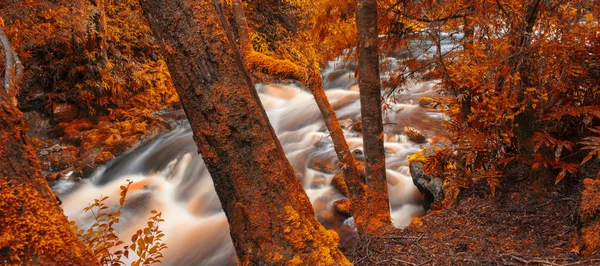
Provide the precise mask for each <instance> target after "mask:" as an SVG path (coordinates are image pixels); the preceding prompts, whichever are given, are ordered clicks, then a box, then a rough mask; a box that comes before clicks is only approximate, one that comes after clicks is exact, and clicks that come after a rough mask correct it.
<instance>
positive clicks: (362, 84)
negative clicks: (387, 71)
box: [355, 0, 392, 235]
mask: <svg viewBox="0 0 600 266" xmlns="http://www.w3.org/2000/svg"><path fill="white" fill-rule="evenodd" d="M356 3H357V8H356V25H357V31H358V86H359V88H360V106H361V107H360V112H361V117H362V125H363V130H362V133H363V147H364V155H365V169H366V180H365V182H366V185H367V199H366V203H365V205H366V206H364V207H363V208H367V210H368V212H369V214H368V215H364V216H363V217H364V218H365V219H366V220H365V221H361V223H364V224H366V225H367V226H366V228H364V229H366V230H367V232H364V233H366V234H369V235H376V234H381V233H383V232H385V231H386V230H388V229H391V228H392V226H391V218H390V204H389V200H388V192H387V179H386V168H385V150H384V147H383V139H384V136H383V122H382V115H381V84H380V80H379V51H378V49H379V47H378V39H379V36H378V29H377V1H376V0H357V1H356ZM355 219H356V217H355ZM357 224H358V221H357Z"/></svg>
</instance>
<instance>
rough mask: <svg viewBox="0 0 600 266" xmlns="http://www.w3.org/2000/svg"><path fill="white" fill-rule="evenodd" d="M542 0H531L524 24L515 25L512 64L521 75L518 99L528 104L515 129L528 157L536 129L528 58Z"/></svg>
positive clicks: (523, 152)
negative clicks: (528, 96) (528, 92)
mask: <svg viewBox="0 0 600 266" xmlns="http://www.w3.org/2000/svg"><path fill="white" fill-rule="evenodd" d="M541 4H542V1H541V0H529V1H527V6H526V17H525V18H524V19H525V21H524V24H518V25H515V26H514V28H515V32H516V33H517V34H518V35H517V36H516V40H517V41H516V42H515V43H514V44H513V47H514V48H513V49H514V53H515V54H517V55H518V56H513V58H512V60H510V62H509V63H510V64H511V65H512V66H513V67H514V70H515V71H518V72H519V74H520V75H519V76H520V77H521V84H522V86H521V87H520V88H519V91H518V92H517V100H518V101H519V102H525V104H526V105H527V106H526V107H525V110H524V111H523V112H522V113H520V114H519V115H517V116H515V123H516V124H518V127H517V128H516V129H515V137H516V138H517V140H518V142H517V143H518V145H519V150H520V152H521V153H522V154H524V155H525V156H527V157H531V156H532V155H533V146H534V145H533V142H532V141H531V138H532V137H533V133H534V131H535V124H536V123H535V120H536V117H535V113H534V110H533V107H532V103H531V102H530V101H528V100H526V99H525V90H526V88H528V87H531V82H530V81H529V74H528V73H527V72H528V71H529V64H528V63H527V62H530V59H529V58H528V54H529V51H528V50H529V47H530V44H531V34H532V33H533V27H534V25H535V23H536V21H537V17H538V13H539V11H540V5H541Z"/></svg>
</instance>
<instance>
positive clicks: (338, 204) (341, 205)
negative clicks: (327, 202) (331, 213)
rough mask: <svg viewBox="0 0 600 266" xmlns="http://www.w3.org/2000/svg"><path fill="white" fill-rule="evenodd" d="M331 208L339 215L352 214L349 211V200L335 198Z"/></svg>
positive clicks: (348, 215) (347, 215)
mask: <svg viewBox="0 0 600 266" xmlns="http://www.w3.org/2000/svg"><path fill="white" fill-rule="evenodd" d="M333 208H334V209H335V211H337V212H338V213H339V214H341V215H344V216H346V217H350V216H352V214H351V212H350V200H347V199H342V200H337V201H335V202H334V203H333Z"/></svg>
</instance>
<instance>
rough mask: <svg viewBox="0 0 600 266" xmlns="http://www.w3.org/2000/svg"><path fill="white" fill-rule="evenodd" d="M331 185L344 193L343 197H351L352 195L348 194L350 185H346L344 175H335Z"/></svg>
mask: <svg viewBox="0 0 600 266" xmlns="http://www.w3.org/2000/svg"><path fill="white" fill-rule="evenodd" d="M331 185H332V186H333V187H334V188H335V189H337V190H338V191H339V192H340V193H342V195H344V196H346V197H349V195H350V193H348V184H346V179H345V178H344V174H337V175H334V176H333V178H332V179H331Z"/></svg>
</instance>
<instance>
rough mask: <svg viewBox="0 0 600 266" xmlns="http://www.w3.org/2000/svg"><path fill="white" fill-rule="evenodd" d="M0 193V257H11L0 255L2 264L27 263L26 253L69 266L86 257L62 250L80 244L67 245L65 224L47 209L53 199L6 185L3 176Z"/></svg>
mask: <svg viewBox="0 0 600 266" xmlns="http://www.w3.org/2000/svg"><path fill="white" fill-rule="evenodd" d="M0 191H2V193H0V210H1V215H0V224H2V227H3V228H2V230H0V254H10V255H11V256H10V257H5V256H2V258H1V259H0V261H2V264H3V265H27V264H30V263H31V262H30V261H28V259H30V258H29V257H28V256H30V255H29V254H44V256H47V257H53V258H54V259H55V262H57V263H59V262H60V263H61V264H63V265H71V264H73V262H72V261H69V258H79V257H83V256H84V255H86V254H79V253H77V252H79V251H82V249H79V248H75V249H72V250H64V248H65V247H72V246H78V245H81V243H79V242H77V243H75V242H73V243H69V242H68V241H70V240H69V239H72V238H71V232H70V231H69V230H70V229H69V228H68V227H65V224H68V223H67V221H66V218H65V216H64V215H63V214H62V212H60V211H58V210H59V209H60V208H59V207H58V206H56V207H54V206H51V205H53V204H58V203H57V202H51V201H53V200H54V199H47V198H46V197H45V195H40V192H39V191H38V190H37V189H35V188H33V187H29V186H26V185H24V184H17V183H14V182H12V183H9V182H8V181H7V179H6V178H4V177H0ZM13 191H14V192H15V193H13ZM22 206H26V209H23V208H22ZM65 252H67V253H69V254H70V255H71V256H67V255H65ZM19 254H21V256H19Z"/></svg>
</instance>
